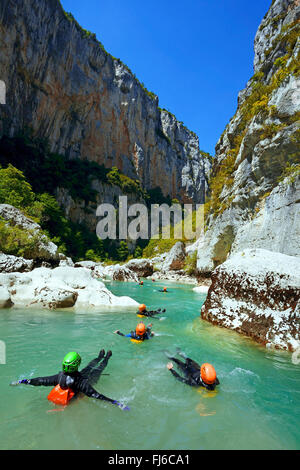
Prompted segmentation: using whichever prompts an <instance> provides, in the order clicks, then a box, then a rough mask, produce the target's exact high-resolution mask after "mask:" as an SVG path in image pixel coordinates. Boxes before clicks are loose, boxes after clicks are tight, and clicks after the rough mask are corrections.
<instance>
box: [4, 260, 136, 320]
mask: <svg viewBox="0 0 300 470" xmlns="http://www.w3.org/2000/svg"><path fill="white" fill-rule="evenodd" d="M1 305H2V307H1V308H5V307H6V308H7V307H8V306H12V305H14V306H15V307H20V308H24V307H39V308H47V309H58V308H59V309H62V308H71V307H73V308H74V309H75V310H81V311H82V310H86V309H100V310H101V308H103V307H115V306H122V307H136V306H137V305H138V303H137V302H136V301H135V300H133V299H131V298H130V297H116V296H115V295H113V294H112V293H111V292H110V291H109V290H108V289H107V288H106V287H105V286H104V284H103V283H102V282H100V281H97V280H96V279H94V278H93V276H92V271H91V270H89V269H86V268H72V267H58V268H55V269H48V268H37V269H34V270H33V271H31V272H30V273H26V274H25V273H24V274H23V273H11V274H0V306H1Z"/></svg>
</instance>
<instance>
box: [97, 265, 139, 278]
mask: <svg viewBox="0 0 300 470" xmlns="http://www.w3.org/2000/svg"><path fill="white" fill-rule="evenodd" d="M104 272H105V274H106V275H107V276H109V277H111V279H112V280H113V281H124V282H129V281H130V282H138V281H139V280H138V277H137V275H136V274H135V273H134V272H133V271H131V270H130V269H129V268H127V267H126V266H125V265H124V266H120V265H119V264H116V265H114V266H107V267H106V268H105V270H104Z"/></svg>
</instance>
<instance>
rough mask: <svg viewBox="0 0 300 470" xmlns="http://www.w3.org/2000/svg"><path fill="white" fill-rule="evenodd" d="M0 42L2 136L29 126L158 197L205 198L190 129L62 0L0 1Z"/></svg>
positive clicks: (57, 146)
mask: <svg viewBox="0 0 300 470" xmlns="http://www.w3.org/2000/svg"><path fill="white" fill-rule="evenodd" d="M0 43H1V51H0V79H2V80H3V81H4V82H5V84H6V92H7V95H6V105H5V106H1V107H0V113H1V114H0V118H1V119H0V137H1V136H2V135H8V136H10V137H12V136H15V135H17V134H18V132H19V131H20V130H23V129H24V128H25V127H30V128H31V129H33V132H34V137H35V138H47V139H48V141H49V144H50V149H51V151H52V152H56V153H59V154H62V155H66V156H67V157H68V158H70V159H87V160H89V161H94V162H97V163H99V164H104V165H105V166H106V167H109V168H110V167H113V166H116V167H118V168H119V169H120V170H121V171H122V172H123V173H124V174H125V175H127V176H129V177H130V178H133V179H139V181H140V182H141V184H142V186H143V187H144V188H145V189H150V188H154V187H158V186H159V187H160V188H161V189H162V191H163V193H164V195H165V196H168V195H169V196H171V197H172V198H178V199H180V200H182V201H191V200H193V201H194V202H201V201H203V200H204V194H205V190H206V188H207V173H208V171H209V169H210V163H209V161H208V160H207V158H205V157H203V156H202V154H201V152H200V149H199V142H198V138H197V136H196V135H195V134H194V133H193V132H190V131H189V130H188V129H187V128H186V127H185V126H184V125H183V124H182V123H180V122H178V121H177V120H176V118H175V117H174V116H173V115H172V114H171V113H169V112H167V111H165V110H162V109H160V108H159V107H158V98H157V96H156V95H154V94H153V93H151V92H149V91H147V90H146V89H145V87H144V86H143V85H142V84H141V83H140V82H139V81H138V80H137V78H136V77H135V76H134V75H133V73H132V72H131V71H130V70H129V69H128V67H126V66H125V65H124V64H123V63H122V62H121V61H120V60H119V59H115V58H113V57H112V56H111V55H110V54H108V53H107V52H106V51H105V50H104V47H103V46H102V44H101V43H100V42H99V41H97V39H96V37H95V35H93V34H91V33H90V32H88V31H85V30H84V29H82V28H81V27H80V26H79V24H78V23H77V22H76V21H75V20H74V18H73V17H72V15H69V14H67V13H65V12H64V10H63V8H62V6H61V4H60V2H59V0H1V3H0ZM61 197H63V196H61Z"/></svg>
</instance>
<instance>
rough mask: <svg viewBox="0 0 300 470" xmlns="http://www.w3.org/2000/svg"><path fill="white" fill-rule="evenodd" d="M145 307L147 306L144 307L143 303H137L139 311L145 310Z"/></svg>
mask: <svg viewBox="0 0 300 470" xmlns="http://www.w3.org/2000/svg"><path fill="white" fill-rule="evenodd" d="M146 308H147V307H146V305H145V304H141V305H139V311H140V312H144V311H145V310H146Z"/></svg>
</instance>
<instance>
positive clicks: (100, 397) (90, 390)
mask: <svg viewBox="0 0 300 470" xmlns="http://www.w3.org/2000/svg"><path fill="white" fill-rule="evenodd" d="M84 394H85V395H86V396H87V397H90V398H96V400H104V401H108V402H109V403H112V404H113V405H118V406H119V407H120V408H122V409H123V410H126V411H128V410H129V408H128V406H124V405H122V403H119V402H118V401H116V400H113V399H112V398H108V397H106V396H105V395H102V394H101V393H99V392H97V390H95V389H94V388H93V387H91V386H90V385H89V386H88V387H87V388H85V390H84Z"/></svg>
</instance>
